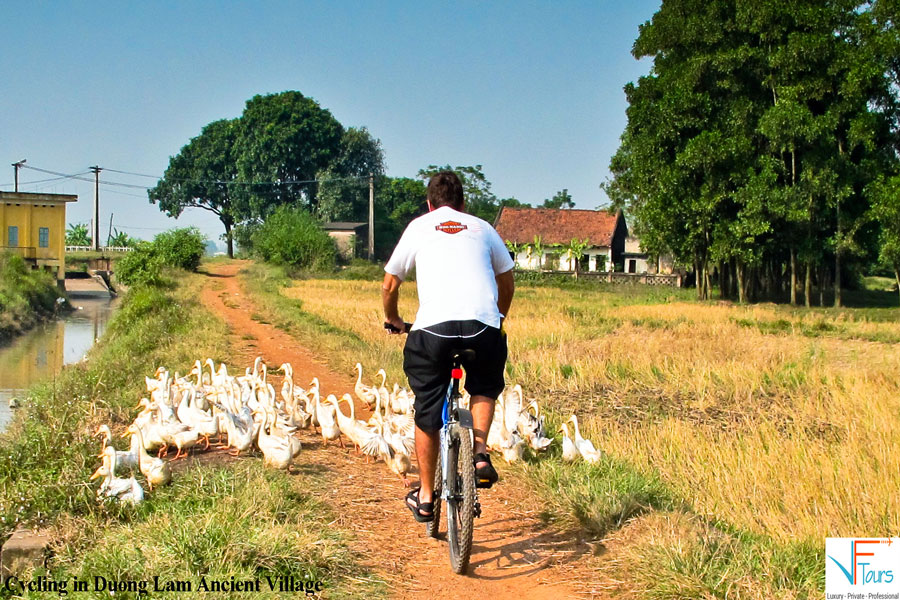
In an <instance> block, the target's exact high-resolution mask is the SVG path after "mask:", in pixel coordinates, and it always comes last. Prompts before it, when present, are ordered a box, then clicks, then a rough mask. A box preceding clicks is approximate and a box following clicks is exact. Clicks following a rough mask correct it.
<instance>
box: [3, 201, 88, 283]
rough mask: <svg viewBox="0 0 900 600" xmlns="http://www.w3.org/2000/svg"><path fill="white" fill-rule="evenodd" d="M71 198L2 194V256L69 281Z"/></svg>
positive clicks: (60, 279)
mask: <svg viewBox="0 0 900 600" xmlns="http://www.w3.org/2000/svg"><path fill="white" fill-rule="evenodd" d="M77 201H78V196H76V195H71V194H32V193H24V192H0V252H12V253H15V254H18V255H19V256H21V257H22V258H24V259H25V260H26V262H28V263H29V264H30V265H31V266H32V268H35V269H48V270H51V271H52V272H53V273H54V275H55V276H56V279H57V280H58V281H62V280H64V279H65V278H66V204H67V203H69V202H77Z"/></svg>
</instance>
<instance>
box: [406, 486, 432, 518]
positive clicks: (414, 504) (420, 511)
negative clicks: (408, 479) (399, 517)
mask: <svg viewBox="0 0 900 600" xmlns="http://www.w3.org/2000/svg"><path fill="white" fill-rule="evenodd" d="M406 508H408V509H409V510H410V511H412V514H413V517H415V519H416V521H418V522H419V523H428V522H430V521H434V502H419V488H416V489H414V490H413V491H411V492H410V493H408V494H407V495H406ZM425 513H428V514H425Z"/></svg>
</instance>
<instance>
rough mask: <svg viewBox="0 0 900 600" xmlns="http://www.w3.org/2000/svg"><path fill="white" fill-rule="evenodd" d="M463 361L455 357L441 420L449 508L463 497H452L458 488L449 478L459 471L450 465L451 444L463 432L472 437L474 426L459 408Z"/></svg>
mask: <svg viewBox="0 0 900 600" xmlns="http://www.w3.org/2000/svg"><path fill="white" fill-rule="evenodd" d="M461 359H462V356H461V355H457V356H455V357H454V361H453V370H452V371H451V375H450V384H449V385H448V386H447V394H446V396H445V397H444V408H443V411H442V413H441V419H442V421H443V426H442V427H441V430H440V444H441V456H440V461H441V478H442V480H443V485H442V486H441V499H442V500H443V501H444V502H447V503H448V506H449V503H450V501H453V502H454V503H455V502H459V501H461V496H459V495H457V496H456V497H452V498H451V496H450V489H451V487H456V486H451V485H450V480H449V477H450V476H451V474H452V475H453V476H456V475H457V469H456V466H455V465H453V467H452V469H451V465H450V464H449V460H450V457H449V454H450V453H449V452H448V449H449V447H450V445H451V444H453V443H455V442H456V441H457V440H458V439H459V436H460V434H461V432H462V431H466V432H467V435H472V429H473V426H474V425H473V421H472V412H471V411H470V410H468V409H465V408H462V407H460V406H459V400H460V398H461V397H462V395H461V394H460V393H459V380H460V379H461V378H462V365H461V362H462V361H461ZM475 516H476V517H480V516H481V505H480V504H479V502H478V493H477V491H476V493H475Z"/></svg>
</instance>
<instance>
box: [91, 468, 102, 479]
mask: <svg viewBox="0 0 900 600" xmlns="http://www.w3.org/2000/svg"><path fill="white" fill-rule="evenodd" d="M100 471H101V469H97V470H96V471H94V474H93V475H91V481H93V480H95V479H97V478H98V477H100Z"/></svg>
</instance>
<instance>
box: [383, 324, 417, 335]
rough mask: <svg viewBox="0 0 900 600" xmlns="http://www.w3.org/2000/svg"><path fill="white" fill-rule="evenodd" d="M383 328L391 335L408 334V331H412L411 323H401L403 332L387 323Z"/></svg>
mask: <svg viewBox="0 0 900 600" xmlns="http://www.w3.org/2000/svg"><path fill="white" fill-rule="evenodd" d="M384 328H385V329H387V330H388V331H390V332H391V333H409V330H410V329H412V323H403V330H402V331H401V330H399V329H397V328H396V327H394V326H393V325H391V324H390V323H388V322H387V321H385V322H384Z"/></svg>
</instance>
